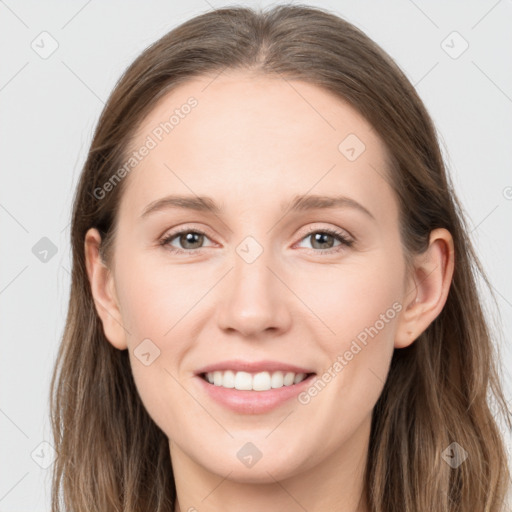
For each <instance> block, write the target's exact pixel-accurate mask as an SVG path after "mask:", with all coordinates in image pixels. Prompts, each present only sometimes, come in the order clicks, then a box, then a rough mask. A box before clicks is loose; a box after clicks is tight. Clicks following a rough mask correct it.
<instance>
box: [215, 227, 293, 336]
mask: <svg viewBox="0 0 512 512" xmlns="http://www.w3.org/2000/svg"><path fill="white" fill-rule="evenodd" d="M260 240H261V238H260ZM266 243H268V239H267V238H265V240H261V242H260V241H259V240H257V239H256V238H255V237H254V236H247V237H245V238H244V239H243V240H242V241H241V242H240V243H239V244H238V246H236V247H235V252H234V254H233V260H232V262H233V270H232V272H230V273H229V277H228V279H227V283H226V286H225V287H224V290H223V294H224V297H223V298H222V299H221V301H220V309H221V311H220V323H221V326H222V327H223V328H232V329H236V330H239V331H240V332H242V333H243V334H244V335H248V334H250V333H256V332H258V331H260V330H261V331H263V330H266V329H269V328H283V327H284V326H285V324H286V323H287V321H289V312H288V311H287V307H286V298H285V297H284V295H283V293H284V290H283V285H282V283H280V282H279V280H278V279H276V277H275V276H274V275H273V272H271V271H270V270H269V267H270V268H271V269H272V270H273V271H274V272H275V270H274V267H276V266H278V265H276V258H275V255H274V254H273V253H272V251H271V250H270V248H269V247H266V246H265V244H266Z"/></svg>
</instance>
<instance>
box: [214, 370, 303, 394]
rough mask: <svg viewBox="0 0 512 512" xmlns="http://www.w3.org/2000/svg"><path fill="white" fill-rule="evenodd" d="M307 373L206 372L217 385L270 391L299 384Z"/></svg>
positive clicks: (244, 389)
mask: <svg viewBox="0 0 512 512" xmlns="http://www.w3.org/2000/svg"><path fill="white" fill-rule="evenodd" d="M306 376H307V374H306V373H293V372H281V371H277V372H272V373H270V372H258V373H254V374H252V373H249V372H234V371H232V370H226V371H225V372H221V371H215V372H208V373H207V374H206V380H207V381H208V382H209V383H210V384H213V385H215V386H222V387H223V388H230V389H232V388H235V389H239V390H243V391H268V390H269V389H276V388H282V387H283V386H291V385H293V384H298V383H299V382H302V381H303V380H304V379H305V378H306Z"/></svg>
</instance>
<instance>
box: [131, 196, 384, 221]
mask: <svg viewBox="0 0 512 512" xmlns="http://www.w3.org/2000/svg"><path fill="white" fill-rule="evenodd" d="M168 208H182V209H186V210H195V211H200V212H207V213H212V214H214V215H219V214H222V212H223V209H222V207H221V206H219V205H218V204H217V203H216V202H215V201H214V200H213V199H212V198H211V197H207V196H180V195H170V196H166V197H163V198H161V199H157V200H156V201H153V202H151V203H149V204H148V205H147V206H146V208H144V211H143V212H142V215H141V218H142V217H146V216H148V215H149V214H151V213H154V212H157V211H162V210H166V209H168ZM329 208H353V209H354V210H358V211H359V212H361V213H364V214H365V215H367V216H368V217H370V218H371V219H373V220H376V219H375V217H374V216H373V215H372V213H371V212H370V211H369V210H368V209H367V208H365V207H364V206H363V205H362V204H360V203H358V202H357V201H356V200H354V199H352V198H350V197H346V196H325V195H298V196H294V197H293V198H292V200H291V201H290V202H288V203H282V204H281V211H282V212H285V211H288V210H289V211H292V212H303V211H308V210H316V209H329Z"/></svg>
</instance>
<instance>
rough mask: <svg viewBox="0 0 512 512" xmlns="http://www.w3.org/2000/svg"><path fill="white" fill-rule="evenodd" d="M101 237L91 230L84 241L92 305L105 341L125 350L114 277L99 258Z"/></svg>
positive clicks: (123, 331)
mask: <svg viewBox="0 0 512 512" xmlns="http://www.w3.org/2000/svg"><path fill="white" fill-rule="evenodd" d="M100 244H101V235H100V234H99V232H98V230H97V229H95V228H91V229H89V230H88V231H87V233H86V235H85V241H84V250H85V262H86V268H87V275H88V278H89V283H90V286H91V293H92V295H93V298H94V305H95V307H96V311H97V313H98V316H99V317H100V320H101V322H102V324H103V332H104V333H105V337H106V338H107V340H108V341H109V342H110V343H111V344H112V345H113V346H114V347H116V348H117V349H119V350H124V349H126V348H127V343H126V333H125V329H124V327H123V324H122V317H121V311H120V309H119V304H118V300H117V296H116V292H115V286H114V277H113V275H112V273H111V271H110V270H109V269H108V267H107V266H106V265H105V263H104V262H103V261H102V260H101V257H100V252H99V248H100Z"/></svg>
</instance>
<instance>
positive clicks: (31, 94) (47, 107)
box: [0, 0, 512, 512]
mask: <svg viewBox="0 0 512 512" xmlns="http://www.w3.org/2000/svg"><path fill="white" fill-rule="evenodd" d="M275 3H276V2H272V3H271V2H266V1H265V2H256V1H245V2H239V3H238V4H235V3H230V2H224V3H223V2H220V1H214V0H194V1H189V2H174V1H169V0H167V1H163V0H162V1H159V0H150V1H146V2H142V1H141V2H134V1H129V2H121V1H110V2H100V1H99V0H89V1H81V2H64V1H61V2H58V1H48V2H44V3H43V2H36V1H25V2H17V3H16V2H14V1H13V0H5V1H1V0H0V42H1V46H0V47H1V63H2V64H1V66H0V102H1V113H2V115H1V116H0V144H1V152H0V155H1V173H2V174H1V180H2V181H1V187H0V227H1V241H2V243H1V246H0V247H1V258H2V259H1V261H2V265H1V266H0V307H1V312H2V317H1V322H0V333H1V344H2V345H1V359H0V379H1V381H0V434H1V435H0V450H1V451H0V511H1V512H18V511H22V510H25V511H26V510H31V511H33V512H38V511H48V510H49V509H50V507H49V491H50V473H51V463H52V460H53V459H52V447H51V446H50V445H51V443H52V438H51V431H50V428H49V416H48V414H49V411H48V389H49V380H50V375H51V371H52V368H53V362H54V358H55V355H56V351H57V347H58V344H59V341H60V336H61V334H62V330H63V327H64V321H65V315H66V309H67V301H68V294H69V284H70V275H69V271H70V246H69V241H68V238H69V220H70V208H71V199H72V195H73V192H74V188H75V185H76V183H77V179H78V176H79V173H80V170H81V166H82V164H83V162H84V160H85V156H86V152H87V150H88V146H89V143H90V140H91V136H92V131H93V129H94V126H95V124H96V121H97V119H98V117H99V114H100V112H101V109H102V107H103V104H104V102H105V101H106V99H107V97H108V95H109V94H110V92H111V90H112V88H113V86H114V84H115V82H116V81H117V79H118V78H119V77H120V75H121V73H122V72H123V71H124V69H125V68H126V67H127V66H128V65H129V64H130V63H131V62H132V61H133V60H134V59H135V57H137V55H138V54H139V53H140V52H141V51H142V50H143V49H144V48H145V47H146V46H148V45H149V44H150V43H152V42H154V41H155V40H157V39H158V38H159V37H161V36H162V35H163V34H164V33H166V32H168V31H169V30H171V29H172V28H174V27H175V26H177V25H179V24H180V23H182V22H184V21H185V20H187V19H189V18H191V17H193V16H195V15H197V14H200V13H202V12H205V11H207V10H209V9H211V8H216V7H223V6H226V5H246V6H267V5H271V4H275ZM291 3H295V2H291ZM303 3H305V4H309V5H317V6H320V7H324V8H327V9H330V10H332V11H334V12H335V13H337V14H339V15H340V16H342V17H344V18H346V19H347V20H348V21H350V22H352V23H354V24H355V25H356V26H358V27H359V28H361V29H362V30H363V31H365V32H366V33H367V34H368V35H369V36H370V37H371V38H372V39H374V40H375V41H376V42H377V43H378V44H379V45H381V46H382V47H383V48H384V50H386V51H387V52H388V53H389V54H390V55H391V56H392V57H393V58H394V59H395V61H396V62H397V63H398V64H399V65H400V66H401V67H402V69H403V70H404V72H405V73H406V75H407V76H408V77H409V79H410V80H411V82H412V83H413V84H414V85H415V86H416V88H417V90H418V92H419V94H420V96H421V97H422V99H423V100H424V102H425V105H426V107H427V109H428V110H429V112H430V114H431V116H432V117H433V119H434V122H435V123H436V126H437V130H438V133H439V136H440V138H441V143H442V146H443V153H444V155H445V158H446V162H447V165H448V169H449V172H450V173H451V175H452V178H453V181H454V184H455V187H456V191H457V193H458V195H459V197H460V199H461V200H462V203H463V205H464V207H465V209H466V211H467V214H468V222H469V226H470V231H471V237H472V239H473V241H474V243H475V245H476V248H477V251H478V255H479V257H480V258H481V260H482V262H483V264H484V267H485V269H486V271H487V273H488V276H489V278H490V281H491V283H492V285H493V288H494V291H495V294H496V297H497V306H498V307H497V308H496V307H495V306H494V304H493V302H492V301H491V300H490V299H489V296H488V294H487V293H486V292H485V293H484V299H485V301H486V307H487V308H488V310H489V313H490V314H491V315H492V316H493V317H494V318H496V322H497V323H498V325H500V322H501V332H497V333H496V339H497V343H498V344H499V347H500V351H501V353H502V361H503V368H502V371H503V373H504V380H505V387H506V392H507V397H508V399H509V402H512V400H511V399H512V377H511V375H510V373H509V371H510V369H511V368H512V364H511V363H512V350H511V347H510V339H511V334H512V314H511V313H512V271H511V268H510V262H511V261H512V237H511V234H512V230H511V226H512V222H511V221H512V172H511V163H512V144H511V143H510V141H511V140H512V138H511V135H512V67H511V54H512V31H511V30H510V26H511V22H512V1H511V0H501V1H495V0H489V1H487V0H485V1H482V0H481V1H474V0H473V1H465V2H462V1H460V2H446V1H444V2H443V1H440V0H438V1H430V2H427V1H420V0H416V1H412V0H393V1H387V2H377V1H372V2H356V1H350V2H349V1H315V2H308V1H305V2H303ZM454 32H455V33H454ZM41 239H43V240H41ZM47 239H48V240H47ZM44 251H47V252H46V253H45V252H44ZM499 315H501V319H500V318H499ZM507 439H508V441H507V442H508V446H509V449H510V446H512V443H511V442H510V437H508V438H507ZM41 443H42V444H41ZM47 443H50V444H47Z"/></svg>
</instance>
